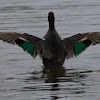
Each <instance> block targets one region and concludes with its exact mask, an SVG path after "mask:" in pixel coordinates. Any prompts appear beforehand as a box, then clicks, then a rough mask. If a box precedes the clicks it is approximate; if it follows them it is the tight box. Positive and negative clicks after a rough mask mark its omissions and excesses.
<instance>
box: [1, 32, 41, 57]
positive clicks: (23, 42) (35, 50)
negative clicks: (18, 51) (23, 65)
mask: <svg viewBox="0 0 100 100" xmlns="http://www.w3.org/2000/svg"><path fill="white" fill-rule="evenodd" d="M0 40H3V41H4V42H7V43H10V44H17V45H19V46H20V47H22V48H23V50H24V51H27V52H28V53H29V54H31V56H33V57H36V56H37V54H39V52H40V41H41V40H42V39H40V38H37V37H35V36H33V35H29V34H27V33H23V34H20V33H16V32H0Z"/></svg>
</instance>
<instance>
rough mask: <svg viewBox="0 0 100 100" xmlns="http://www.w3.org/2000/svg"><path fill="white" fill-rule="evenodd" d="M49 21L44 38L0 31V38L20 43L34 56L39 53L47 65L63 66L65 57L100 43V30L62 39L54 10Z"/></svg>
mask: <svg viewBox="0 0 100 100" xmlns="http://www.w3.org/2000/svg"><path fill="white" fill-rule="evenodd" d="M48 22H49V30H48V32H47V33H46V35H45V36H44V37H43V38H44V39H40V38H38V37H35V36H33V35H29V34H27V33H24V34H19V33H15V32H0V39H1V40H3V41H5V42H8V43H11V44H17V45H19V46H20V47H22V48H23V49H24V51H27V52H28V53H29V54H31V56H33V57H36V56H37V55H39V56H40V57H42V61H43V64H44V66H45V67H55V66H62V64H63V63H64V61H65V58H67V59H69V58H70V57H73V56H77V55H79V54H80V53H81V52H82V51H84V50H85V49H86V48H87V47H89V46H90V45H91V44H93V45H95V44H98V43H100V32H91V33H83V34H77V35H74V36H72V37H68V38H64V39H61V37H60V36H59V34H58V33H57V31H56V29H55V24H54V23H55V18H54V13H53V12H50V13H49V14H48Z"/></svg>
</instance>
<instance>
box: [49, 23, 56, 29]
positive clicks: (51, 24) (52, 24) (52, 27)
mask: <svg viewBox="0 0 100 100" xmlns="http://www.w3.org/2000/svg"><path fill="white" fill-rule="evenodd" d="M54 29H55V24H54V22H49V30H54Z"/></svg>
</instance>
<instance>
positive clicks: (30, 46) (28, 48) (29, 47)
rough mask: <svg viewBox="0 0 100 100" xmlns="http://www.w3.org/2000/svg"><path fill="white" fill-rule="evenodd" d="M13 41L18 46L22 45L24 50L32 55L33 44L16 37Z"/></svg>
mask: <svg viewBox="0 0 100 100" xmlns="http://www.w3.org/2000/svg"><path fill="white" fill-rule="evenodd" d="M15 43H16V44H18V45H19V46H20V47H22V48H23V50H24V51H27V52H28V53H29V54H31V56H33V52H34V45H33V44H31V43H29V42H27V41H24V40H21V39H20V38H18V39H16V40H15Z"/></svg>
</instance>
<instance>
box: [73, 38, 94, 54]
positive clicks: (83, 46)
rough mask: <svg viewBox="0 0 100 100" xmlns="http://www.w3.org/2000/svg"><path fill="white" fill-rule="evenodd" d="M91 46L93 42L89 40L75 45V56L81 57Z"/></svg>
mask: <svg viewBox="0 0 100 100" xmlns="http://www.w3.org/2000/svg"><path fill="white" fill-rule="evenodd" d="M91 44H92V41H91V40H89V39H86V40H84V41H81V42H78V43H76V44H74V53H75V56H77V55H79V54H80V53H81V52H82V51H84V50H85V49H86V48H87V47H88V46H90V45H91Z"/></svg>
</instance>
